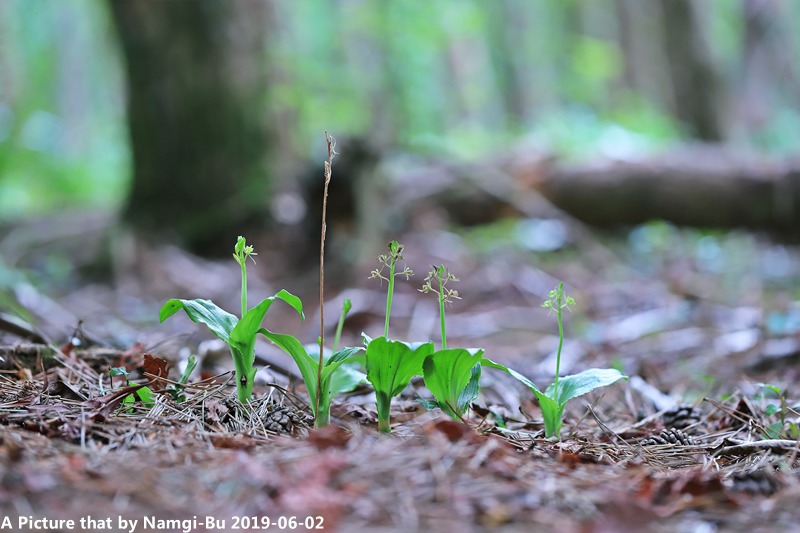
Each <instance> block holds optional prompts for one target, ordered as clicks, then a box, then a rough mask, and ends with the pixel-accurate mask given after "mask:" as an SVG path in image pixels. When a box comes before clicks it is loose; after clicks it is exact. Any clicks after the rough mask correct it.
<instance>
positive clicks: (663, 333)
mask: <svg viewBox="0 0 800 533" xmlns="http://www.w3.org/2000/svg"><path fill="white" fill-rule="evenodd" d="M502 224H510V225H511V226H513V230H514V231H508V229H509V226H507V225H506V226H503V225H502ZM515 224H516V225H515ZM531 227H532V226H530V225H528V226H522V225H519V224H518V223H517V222H513V221H511V222H507V223H505V222H504V223H501V224H499V225H494V226H487V227H482V228H475V229H472V230H459V231H455V232H443V231H429V232H416V233H413V234H408V235H404V236H403V237H402V241H403V242H404V243H405V245H406V256H407V259H408V261H409V263H410V265H411V266H412V267H418V266H419V265H430V264H439V263H442V262H444V263H446V264H447V265H448V266H449V267H450V270H451V271H453V272H454V273H456V274H457V275H458V276H459V278H460V280H461V282H460V285H459V286H458V287H457V288H458V290H459V293H460V296H461V298H462V300H460V301H456V302H455V303H453V305H451V306H450V307H448V344H449V345H450V346H451V347H452V346H480V347H483V348H486V349H487V354H488V355H489V356H490V357H492V358H493V359H496V360H498V361H500V362H502V363H504V364H508V365H509V366H511V367H513V368H515V369H516V370H518V371H519V372H521V373H523V374H524V375H526V376H528V377H530V379H532V380H533V381H534V382H536V383H541V384H542V385H543V386H544V385H546V384H547V383H548V382H549V381H550V380H551V379H552V373H553V370H554V364H555V360H554V353H555V347H556V345H557V342H558V337H557V327H556V323H555V319H554V317H553V316H552V315H548V313H547V312H546V311H545V310H542V309H540V308H539V303H541V301H542V300H543V299H544V297H545V296H546V294H547V291H548V290H549V289H551V288H552V287H553V286H555V285H556V283H557V282H558V280H566V281H567V285H566V287H567V292H568V293H569V294H571V295H573V296H574V297H575V299H576V300H577V301H578V303H577V305H576V306H575V307H574V309H573V311H572V313H568V314H567V315H566V316H565V319H566V321H567V322H566V336H567V339H566V344H565V349H564V356H563V361H562V373H563V374H571V373H576V372H579V371H581V370H583V369H586V368H590V367H608V366H614V367H616V368H620V369H622V370H623V371H624V372H625V373H626V374H627V375H628V376H629V378H630V379H629V380H628V381H627V382H624V383H618V384H615V385H613V386H610V387H608V388H606V389H603V390H600V391H596V392H594V393H592V394H589V395H587V396H584V397H581V398H579V399H576V400H574V401H573V402H572V403H571V404H570V405H569V407H568V408H567V412H566V414H565V424H564V429H563V431H562V434H561V436H560V439H557V440H556V439H546V438H544V432H543V425H542V416H541V411H540V410H539V408H538V405H537V404H536V401H535V398H534V396H533V394H532V393H531V392H530V391H529V390H526V389H525V388H524V387H522V386H520V385H519V384H518V383H516V382H515V381H513V380H510V379H506V378H508V376H506V375H505V374H501V373H498V372H496V371H493V370H491V369H485V370H484V372H483V377H482V381H481V385H482V390H481V395H480V396H479V397H478V399H477V400H476V402H475V403H474V404H473V408H472V409H471V410H470V412H469V414H468V415H467V416H466V417H465V419H464V420H463V421H455V420H451V419H449V418H447V417H446V416H445V415H443V414H442V413H441V412H439V411H436V410H434V411H430V412H428V411H425V410H424V409H423V408H422V406H421V405H420V404H419V403H418V402H416V401H415V400H416V398H418V397H429V396H428V393H427V391H426V390H425V389H424V384H423V383H422V382H421V381H419V380H415V381H413V382H412V384H411V386H410V387H409V388H408V389H407V390H406V391H405V392H404V393H403V394H402V395H401V397H400V398H398V399H396V400H395V402H394V404H393V413H392V414H393V416H392V421H393V431H392V434H391V435H383V434H380V433H379V432H378V431H377V422H376V415H375V407H374V395H371V394H370V388H369V387H367V386H361V387H359V388H357V389H356V390H354V391H353V392H351V393H348V394H346V395H341V396H339V397H338V398H337V399H336V400H335V402H334V405H333V408H332V423H331V425H330V426H327V427H323V428H320V429H314V428H313V419H312V418H311V416H310V414H309V413H310V411H309V408H308V405H307V397H306V396H305V390H304V387H303V385H302V381H301V380H298V379H297V376H296V372H297V371H296V369H293V363H292V361H291V360H290V359H289V358H288V357H285V356H283V355H282V354H281V353H280V352H279V351H278V350H276V349H275V348H274V347H272V346H269V345H267V344H266V343H264V344H259V345H258V347H257V353H258V358H259V359H258V364H259V365H260V366H263V367H265V368H266V370H264V371H262V372H260V374H259V382H258V384H257V386H256V394H255V397H254V400H253V403H252V404H251V405H250V407H249V408H248V409H244V408H242V407H241V406H240V405H239V404H238V402H237V401H236V400H235V398H236V396H235V390H234V388H233V387H232V381H231V380H232V378H231V372H230V362H229V361H228V360H227V355H226V353H225V350H224V347H223V349H221V348H220V346H218V345H216V344H215V343H214V342H213V340H212V339H213V337H210V336H208V335H207V332H205V331H202V327H201V326H199V325H197V324H194V323H192V322H190V321H189V320H188V319H185V318H183V317H182V318H173V319H170V321H168V322H166V323H165V324H163V325H158V324H156V320H155V318H156V317H157V314H158V308H159V306H160V304H161V303H163V301H164V300H165V299H166V298H168V297H173V296H175V297H203V298H211V299H214V300H215V301H217V303H219V304H220V305H222V306H223V307H226V308H228V309H236V307H237V303H238V277H237V270H236V268H237V267H236V265H235V264H233V262H232V261H230V260H228V261H227V262H225V261H222V262H209V261H207V260H200V259H197V258H193V257H191V256H188V255H186V254H185V253H183V252H180V251H179V250H177V249H174V248H162V249H142V250H139V251H138V252H137V254H136V255H135V260H134V261H131V262H130V263H128V265H127V266H125V265H122V266H119V265H118V267H117V268H118V269H119V270H118V271H117V279H116V281H115V282H114V283H111V284H89V283H87V282H85V281H76V280H74V279H72V278H69V277H67V278H66V279H62V280H61V281H60V283H59V285H58V286H57V287H56V286H50V287H48V286H47V285H46V284H43V283H41V282H40V283H28V282H24V281H20V280H17V281H15V283H14V284H13V285H12V286H11V287H12V289H11V290H10V292H9V293H10V294H13V296H14V298H15V299H16V304H18V305H19V307H20V308H23V309H27V310H28V313H29V315H28V323H35V324H37V328H36V333H37V334H38V335H39V336H40V337H41V339H39V340H40V341H41V340H44V341H47V342H44V343H42V342H30V339H26V338H25V336H26V335H25V333H24V332H21V331H20V330H19V329H16V330H13V331H11V328H3V330H4V332H3V333H0V345H1V346H0V357H2V358H3V360H2V366H3V371H2V374H0V424H2V426H1V427H2V432H0V520H2V522H0V529H5V530H9V531H36V530H38V531H100V530H109V531H123V530H127V531H136V532H144V531H198V532H200V531H232V530H236V529H246V530H263V529H277V530H287V529H289V530H291V529H295V530H300V531H303V530H306V529H314V530H325V531H347V532H350V531H463V532H468V531H485V530H487V531H488V530H492V531H537V530H545V529H548V530H550V529H555V530H558V531H563V532H569V531H580V532H625V531H656V532H660V531H664V532H667V531H669V532H673V531H697V532H706V531H750V532H752V531H798V530H800V526H798V524H800V509H798V506H797V502H798V498H799V497H800V478H798V452H800V444H798V440H797V439H798V433H797V425H798V422H799V420H798V418H799V416H800V415H798V412H797V411H796V410H795V407H794V405H795V402H796V396H793V395H794V394H796V389H795V388H794V386H793V385H794V383H795V382H796V380H797V375H798V365H797V360H798V357H799V354H800V318H798V317H800V306H799V305H798V294H797V290H796V287H797V286H798V285H797V280H798V279H800V261H798V252H797V250H795V249H791V248H788V247H782V246H780V247H779V246H777V245H774V244H772V243H770V242H767V241H764V240H762V239H760V238H758V237H755V236H752V235H748V234H741V233H730V234H708V233H701V232H696V231H684V230H678V229H676V228H672V227H670V226H664V225H648V226H643V227H640V228H637V229H635V230H633V231H631V232H626V233H623V234H616V235H592V236H591V242H590V243H589V244H587V243H586V241H585V240H584V239H585V237H582V238H581V240H578V239H575V238H574V235H575V234H574V233H571V235H573V238H572V240H569V239H568V240H567V242H565V243H564V244H563V246H562V247H561V248H560V249H558V250H556V251H552V252H541V251H531V250H529V249H526V247H525V246H523V245H521V244H520V242H523V241H524V240H523V241H515V240H514V239H515V238H514V237H513V235H516V234H517V233H519V232H524V231H529V230H531ZM531 231H532V230H531ZM515 232H517V233H515ZM498 235H499V236H501V237H498ZM256 250H257V251H258V252H259V257H258V260H259V263H258V267H253V269H252V278H251V284H250V290H251V298H252V299H253V301H257V298H260V297H264V296H268V295H270V294H272V293H274V292H276V289H280V288H284V287H285V288H286V289H288V290H290V291H292V292H295V293H298V294H299V295H300V296H301V297H302V298H303V300H304V301H305V302H313V301H315V297H316V296H315V291H316V290H317V286H316V284H315V282H314V274H313V271H312V270H311V269H309V270H307V271H301V270H297V269H289V268H286V262H285V259H283V258H282V257H281V256H280V255H279V253H278V252H277V251H275V250H272V251H270V250H269V247H268V246H266V245H264V246H261V245H260V244H258V243H257V244H256ZM379 252H380V251H378V253H379ZM376 255H377V253H376ZM765 258H768V259H769V260H766V259H765ZM777 261H781V263H780V264H781V265H782V266H781V268H780V271H779V272H777V273H776V270H775V265H776V262H777ZM228 263H231V264H228ZM17 266H19V265H17ZM29 268H30V269H31V272H34V273H33V274H31V277H32V278H35V277H36V274H35V272H37V270H36V269H37V268H38V267H37V266H36V265H29ZM332 268H335V267H332ZM372 268H374V267H373V266H370V265H358V264H351V265H347V267H346V268H345V269H343V270H341V271H339V272H332V273H331V275H330V278H331V280H332V281H331V286H330V287H329V288H328V296H327V298H326V301H327V302H328V304H329V305H330V308H327V305H326V316H327V317H329V318H328V321H329V322H333V320H334V319H331V318H330V317H337V316H338V306H339V305H340V304H341V301H342V300H343V299H344V298H345V297H348V298H351V299H352V300H353V304H354V307H353V311H352V312H351V315H350V318H349V319H348V322H347V323H346V327H345V333H344V336H343V341H344V343H346V344H349V345H357V344H358V343H359V336H360V332H361V331H365V332H367V333H370V334H372V335H373V336H375V335H378V334H380V333H381V331H382V326H383V306H384V305H385V300H384V298H385V296H384V293H383V292H382V291H383V290H385V287H383V288H382V287H380V286H379V285H378V283H377V282H376V281H375V280H368V279H367V276H368V274H369V271H370V270H371V269H372ZM420 270H422V269H420ZM39 272H41V270H39ZM423 277H424V273H423V272H421V271H420V272H418V273H417V275H416V276H415V278H412V282H408V283H406V282H405V281H398V289H397V290H398V292H397V297H396V299H395V305H394V308H393V313H392V325H391V335H392V336H393V337H397V338H407V339H409V340H416V339H428V338H433V339H434V340H435V341H436V342H437V344H438V316H437V309H436V302H435V301H434V300H433V299H431V298H430V297H429V295H423V294H420V293H418V292H417V291H416V290H415V289H416V286H417V285H421V283H422V281H421V280H422V278H423ZM39 279H40V281H41V278H39ZM413 280H417V282H414V281H413ZM306 306H307V309H306V314H307V318H306V322H305V323H304V324H300V323H299V321H298V320H297V317H296V316H292V312H289V311H286V310H285V309H284V310H279V309H277V306H276V308H275V311H274V313H273V311H272V310H271V311H270V315H269V316H268V317H267V322H268V323H269V327H270V329H273V330H276V331H285V332H287V333H292V334H295V335H297V336H299V337H301V338H304V339H308V340H309V341H312V340H313V339H315V338H316V335H318V329H317V328H318V327H319V326H318V322H317V320H318V318H319V317H318V313H315V312H314V311H313V305H312V304H310V303H307V304H306ZM79 319H82V323H81V324H80V327H78V328H76V326H78V320H79ZM334 326H335V324H329V325H328V327H327V328H326V335H331V334H332V331H333V328H334ZM29 336H32V337H35V335H29ZM34 340H36V339H34ZM190 352H191V353H196V354H199V355H202V356H203V361H202V364H201V368H200V369H199V370H198V371H196V372H195V373H194V374H193V375H192V377H191V379H190V380H189V383H188V385H187V386H186V387H185V388H179V390H175V389H176V386H175V382H176V380H177V379H178V378H179V376H180V369H181V365H182V364H184V363H185V360H186V355H187V354H188V353H190ZM146 354H147V359H146ZM162 360H163V361H165V362H166V364H167V365H168V368H166V369H164V367H161V366H159V365H158V364H156V366H153V364H154V363H153V361H162ZM120 366H123V367H125V368H126V371H127V372H128V373H129V376H128V379H129V380H130V381H129V384H128V383H125V382H124V381H125V378H124V377H117V378H113V382H112V379H111V378H110V377H109V370H110V369H111V368H114V367H120ZM159 368H161V370H159ZM763 383H768V384H770V385H772V387H773V388H772V389H770V388H765V387H764V386H762V385H761V384H763ZM138 385H147V386H148V387H149V388H150V389H151V390H153V391H154V393H155V394H154V400H153V401H152V403H151V404H146V403H145V402H143V401H141V399H136V398H137V397H136V396H134V395H135V394H136V391H137V390H139V389H138ZM126 399H127V401H126ZM130 400H135V401H130ZM37 520H38V522H37ZM43 520H46V521H43ZM70 520H72V521H74V522H73V523H70V522H69V521H70ZM59 521H60V522H59Z"/></svg>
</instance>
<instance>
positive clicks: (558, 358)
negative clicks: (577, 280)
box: [553, 282, 564, 398]
mask: <svg viewBox="0 0 800 533" xmlns="http://www.w3.org/2000/svg"><path fill="white" fill-rule="evenodd" d="M563 291H564V283H563V282H561V283H559V284H558V289H557V291H556V316H557V317H558V352H556V379H555V380H554V381H553V383H554V384H553V392H554V393H555V397H556V398H558V375H559V374H560V371H561V347H562V346H563V345H564V325H563V323H562V322H561V296H562V295H563Z"/></svg>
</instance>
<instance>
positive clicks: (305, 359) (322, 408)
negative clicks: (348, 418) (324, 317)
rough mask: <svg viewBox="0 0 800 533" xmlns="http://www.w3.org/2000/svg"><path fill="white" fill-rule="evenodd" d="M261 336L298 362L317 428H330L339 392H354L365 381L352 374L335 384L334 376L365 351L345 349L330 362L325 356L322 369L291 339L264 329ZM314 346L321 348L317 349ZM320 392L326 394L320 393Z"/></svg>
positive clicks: (332, 356)
mask: <svg viewBox="0 0 800 533" xmlns="http://www.w3.org/2000/svg"><path fill="white" fill-rule="evenodd" d="M259 333H261V334H262V335H264V336H265V337H266V338H268V339H269V340H270V341H272V342H273V343H274V344H275V345H276V346H277V347H278V348H280V349H281V350H283V351H284V352H286V353H287V354H289V356H290V357H291V358H292V359H294V362H295V364H296V365H297V368H298V369H299V370H300V375H301V376H302V378H303V381H304V382H305V384H306V390H308V398H309V404H310V405H311V410H312V412H313V413H314V425H315V426H316V427H322V426H324V425H326V424H328V422H329V421H330V407H331V399H332V398H333V396H335V395H336V394H338V393H339V392H344V391H346V390H352V389H353V388H354V387H355V386H356V385H358V383H360V381H361V378H360V377H359V376H356V375H353V374H352V373H350V372H347V373H338V374H337V376H338V375H339V374H341V379H339V380H335V381H334V379H333V378H334V374H335V373H336V371H337V370H338V369H339V368H340V367H341V366H342V364H343V363H344V362H345V361H346V360H347V359H348V358H350V357H351V356H353V355H355V354H357V353H358V352H360V351H362V350H363V348H360V347H358V348H352V347H348V348H342V349H341V350H339V351H337V352H335V353H333V354H332V355H331V356H330V357H327V358H325V357H324V354H323V362H322V366H321V367H320V365H319V361H318V359H317V358H316V357H315V356H313V355H311V354H310V353H309V352H308V351H307V349H306V347H305V346H303V345H302V344H301V343H300V341H298V340H297V339H296V338H294V337H292V336H291V335H284V334H281V333H274V332H272V331H269V330H267V329H264V328H261V329H260V330H259ZM312 346H313V347H314V348H317V346H316V345H312ZM332 384H333V385H335V387H334V386H332ZM319 391H322V392H321V393H320V392H319Z"/></svg>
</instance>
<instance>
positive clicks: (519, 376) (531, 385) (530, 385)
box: [481, 357, 541, 394]
mask: <svg viewBox="0 0 800 533" xmlns="http://www.w3.org/2000/svg"><path fill="white" fill-rule="evenodd" d="M481 365H482V366H488V367H489V368H494V369H497V370H502V371H503V372H505V373H506V374H508V375H509V376H512V377H514V378H515V379H517V380H518V381H520V382H522V383H523V384H525V385H527V386H528V388H530V389H531V390H532V391H533V392H535V393H539V394H541V391H540V390H539V388H538V387H537V386H536V385H534V383H533V381H531V380H529V379H528V378H526V377H525V376H523V375H522V374H520V373H519V372H517V371H516V370H514V369H513V368H509V367H507V366H505V365H501V364H500V363H495V362H494V361H492V360H491V359H487V358H486V357H484V358H483V360H482V361H481Z"/></svg>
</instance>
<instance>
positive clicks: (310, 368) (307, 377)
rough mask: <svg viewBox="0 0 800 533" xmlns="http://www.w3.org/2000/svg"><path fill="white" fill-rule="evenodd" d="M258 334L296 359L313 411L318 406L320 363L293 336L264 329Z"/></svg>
mask: <svg viewBox="0 0 800 533" xmlns="http://www.w3.org/2000/svg"><path fill="white" fill-rule="evenodd" d="M258 332H259V333H261V334H262V335H264V336H265V337H266V338H268V339H269V340H271V341H272V342H273V343H274V344H275V345H276V346H277V347H278V348H280V349H281V350H283V351H284V352H286V353H287V354H289V356H291V358H292V359H294V362H295V364H296V365H297V368H298V369H299V370H300V375H301V376H302V377H303V381H304V382H305V384H306V389H307V390H308V397H309V400H310V401H311V408H312V410H313V409H314V408H315V407H316V404H317V372H318V371H319V363H317V361H316V360H315V359H314V358H313V357H312V356H310V355H309V354H308V352H306V349H305V348H304V347H303V345H302V344H301V343H300V341H299V340H297V339H295V338H294V337H292V336H291V335H284V334H281V333H273V332H272V331H269V330H267V329H264V328H261V329H260V330H258Z"/></svg>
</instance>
